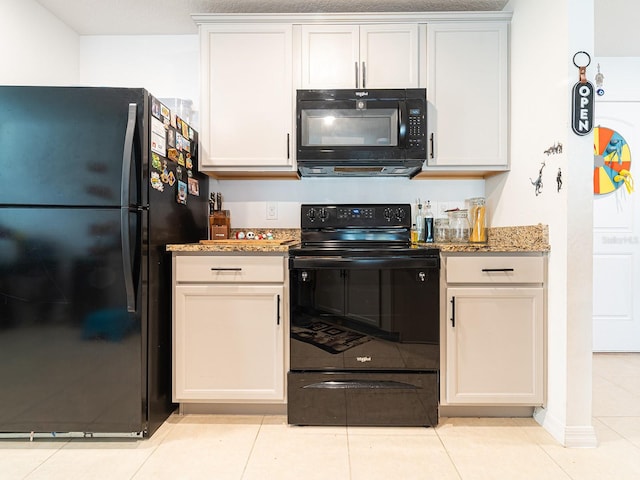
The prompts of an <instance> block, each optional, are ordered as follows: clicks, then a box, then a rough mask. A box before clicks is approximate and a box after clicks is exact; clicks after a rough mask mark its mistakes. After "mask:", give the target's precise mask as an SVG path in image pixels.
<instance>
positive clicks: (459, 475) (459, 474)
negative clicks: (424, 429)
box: [434, 427, 463, 480]
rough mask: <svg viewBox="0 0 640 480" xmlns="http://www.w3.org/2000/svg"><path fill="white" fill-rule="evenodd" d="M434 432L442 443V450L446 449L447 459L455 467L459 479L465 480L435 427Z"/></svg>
mask: <svg viewBox="0 0 640 480" xmlns="http://www.w3.org/2000/svg"><path fill="white" fill-rule="evenodd" d="M434 431H435V432H436V437H438V441H439V442H440V445H442V448H444V451H445V453H446V454H447V458H448V459H449V461H450V462H451V465H453V469H454V470H455V471H456V474H457V475H458V478H459V479H460V480H463V479H462V473H460V470H458V465H456V462H455V461H454V460H453V458H452V457H451V452H449V449H448V448H447V446H446V445H445V444H444V441H443V440H442V437H440V434H439V433H438V429H437V428H436V427H434Z"/></svg>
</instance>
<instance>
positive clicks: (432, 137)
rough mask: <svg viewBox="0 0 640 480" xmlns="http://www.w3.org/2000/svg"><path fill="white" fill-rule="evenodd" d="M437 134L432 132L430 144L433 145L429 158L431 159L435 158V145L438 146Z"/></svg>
mask: <svg viewBox="0 0 640 480" xmlns="http://www.w3.org/2000/svg"><path fill="white" fill-rule="evenodd" d="M434 136H435V133H433V132H431V135H429V144H430V145H431V152H430V153H429V157H430V158H435V155H436V154H435V148H434V147H435V145H436V141H435V138H434Z"/></svg>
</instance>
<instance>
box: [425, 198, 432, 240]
mask: <svg viewBox="0 0 640 480" xmlns="http://www.w3.org/2000/svg"><path fill="white" fill-rule="evenodd" d="M433 237H434V232H433V213H432V212H431V202H430V201H429V200H427V206H426V208H425V212H424V241H425V242H427V243H433V240H434V238H433Z"/></svg>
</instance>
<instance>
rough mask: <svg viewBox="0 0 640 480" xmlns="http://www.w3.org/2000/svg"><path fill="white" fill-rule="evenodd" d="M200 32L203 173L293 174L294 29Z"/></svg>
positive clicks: (267, 27)
mask: <svg viewBox="0 0 640 480" xmlns="http://www.w3.org/2000/svg"><path fill="white" fill-rule="evenodd" d="M200 32H201V33H200V39H201V56H202V58H201V78H202V80H201V82H202V92H201V93H202V116H201V119H202V127H201V135H200V139H201V142H202V150H201V154H200V158H201V166H202V167H203V169H205V170H206V169H209V170H212V169H215V168H216V167H223V168H224V167H283V166H291V168H292V165H293V160H292V154H291V152H292V143H291V142H292V132H293V114H292V112H293V93H292V92H293V87H292V77H293V71H292V66H291V65H292V59H293V51H292V25H280V24H265V25H254V24H242V25H206V26H202V27H201V30H200Z"/></svg>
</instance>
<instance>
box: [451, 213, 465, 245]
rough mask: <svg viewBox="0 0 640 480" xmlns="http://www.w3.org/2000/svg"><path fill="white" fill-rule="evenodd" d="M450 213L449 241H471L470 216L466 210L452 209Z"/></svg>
mask: <svg viewBox="0 0 640 480" xmlns="http://www.w3.org/2000/svg"><path fill="white" fill-rule="evenodd" d="M448 215H449V241H450V242H452V243H467V242H468V241H469V233H470V228H469V218H468V217H467V211H466V210H452V211H450V212H448Z"/></svg>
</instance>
